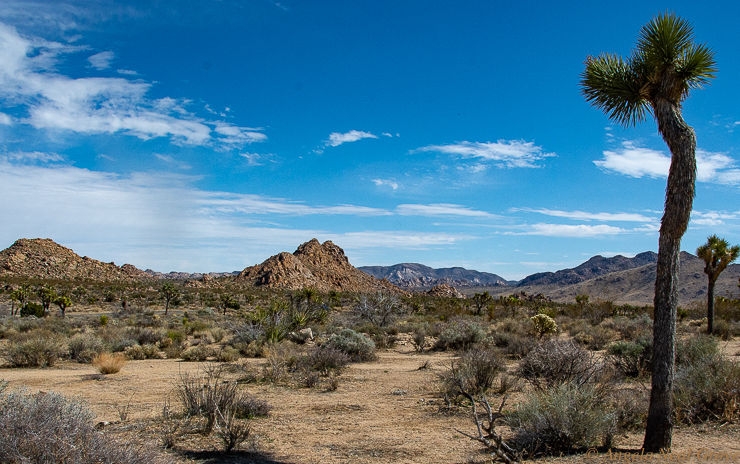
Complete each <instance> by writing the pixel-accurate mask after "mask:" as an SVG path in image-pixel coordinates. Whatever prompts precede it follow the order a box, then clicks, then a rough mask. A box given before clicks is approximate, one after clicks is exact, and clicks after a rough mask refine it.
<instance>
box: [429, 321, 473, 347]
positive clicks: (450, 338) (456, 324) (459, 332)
mask: <svg viewBox="0 0 740 464" xmlns="http://www.w3.org/2000/svg"><path fill="white" fill-rule="evenodd" d="M485 337H486V332H485V331H484V330H483V328H482V327H481V326H480V325H479V324H478V323H477V322H473V321H468V320H466V319H453V320H452V321H450V322H448V323H447V324H445V325H444V326H443V328H442V329H441V330H440V333H439V338H437V342H436V343H435V344H434V348H435V349H437V350H460V349H467V348H472V347H473V345H475V344H476V343H480V342H481V341H482V340H483V339H484V338H485Z"/></svg>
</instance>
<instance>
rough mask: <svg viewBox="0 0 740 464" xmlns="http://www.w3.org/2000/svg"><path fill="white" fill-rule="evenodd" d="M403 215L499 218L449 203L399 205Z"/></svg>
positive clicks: (398, 211) (398, 208) (397, 208)
mask: <svg viewBox="0 0 740 464" xmlns="http://www.w3.org/2000/svg"><path fill="white" fill-rule="evenodd" d="M395 212H396V213H397V214H400V215H402V216H432V217H434V216H467V217H480V218H498V217H500V216H497V215H495V214H491V213H488V212H486V211H478V210H474V209H471V208H468V207H467V206H462V205H454V204H449V203H435V204H431V205H413V204H411V205H409V204H407V205H398V206H397V207H396V209H395Z"/></svg>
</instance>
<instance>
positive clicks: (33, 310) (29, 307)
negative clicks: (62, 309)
mask: <svg viewBox="0 0 740 464" xmlns="http://www.w3.org/2000/svg"><path fill="white" fill-rule="evenodd" d="M29 316H36V317H38V318H39V319H40V318H42V317H46V312H45V311H44V307H43V306H41V305H40V304H38V303H26V304H25V306H23V307H22V308H21V317H29Z"/></svg>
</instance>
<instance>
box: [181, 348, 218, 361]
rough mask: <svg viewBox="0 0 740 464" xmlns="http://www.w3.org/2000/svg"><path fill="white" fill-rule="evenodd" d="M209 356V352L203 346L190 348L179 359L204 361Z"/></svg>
mask: <svg viewBox="0 0 740 464" xmlns="http://www.w3.org/2000/svg"><path fill="white" fill-rule="evenodd" d="M210 355H211V350H209V349H208V348H207V347H205V346H203V345H197V346H191V347H190V348H188V349H186V350H185V351H183V352H182V353H180V358H182V359H183V360H184V361H199V362H202V361H205V360H206V359H208V357H209V356H210Z"/></svg>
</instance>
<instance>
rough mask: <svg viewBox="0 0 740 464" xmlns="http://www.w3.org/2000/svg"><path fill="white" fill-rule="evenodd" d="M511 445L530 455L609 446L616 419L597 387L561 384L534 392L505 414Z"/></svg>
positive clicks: (556, 453)
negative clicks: (512, 433) (512, 435)
mask: <svg viewBox="0 0 740 464" xmlns="http://www.w3.org/2000/svg"><path fill="white" fill-rule="evenodd" d="M505 420H506V423H507V425H509V427H511V429H512V430H513V431H514V438H513V439H511V440H510V441H509V443H510V444H514V446H515V447H516V448H518V449H520V450H523V451H525V452H526V453H528V454H530V455H537V454H547V455H559V454H560V453H569V452H572V451H573V450H575V449H587V448H592V447H596V446H606V447H609V446H610V445H611V443H612V439H613V437H614V434H615V433H616V431H617V420H616V415H615V413H614V411H613V410H612V409H611V408H610V407H609V404H608V401H607V399H606V398H604V397H603V395H602V394H601V392H600V389H599V388H598V386H597V385H594V384H585V385H580V386H578V385H576V384H573V383H564V384H561V385H558V386H557V387H555V388H552V389H548V390H543V391H539V392H536V393H534V394H533V395H531V396H530V397H529V399H528V400H527V402H525V403H521V404H519V405H517V407H516V409H515V410H514V411H513V412H511V413H509V414H508V415H506V418H505Z"/></svg>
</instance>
